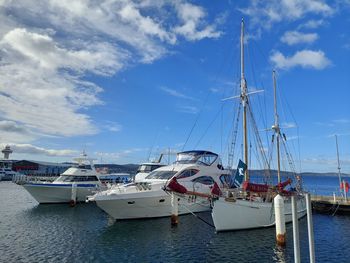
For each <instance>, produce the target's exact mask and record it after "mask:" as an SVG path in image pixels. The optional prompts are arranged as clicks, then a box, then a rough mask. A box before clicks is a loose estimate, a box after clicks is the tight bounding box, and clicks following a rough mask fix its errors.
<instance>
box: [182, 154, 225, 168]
mask: <svg viewBox="0 0 350 263" xmlns="http://www.w3.org/2000/svg"><path fill="white" fill-rule="evenodd" d="M184 157H190V158H188V159H187V158H184ZM218 157H219V156H218V155H217V154H215V153H212V152H205V151H190V152H180V153H178V154H177V155H176V162H175V163H177V164H204V165H207V166H211V165H212V164H213V163H215V161H216V160H217V159H218Z"/></svg>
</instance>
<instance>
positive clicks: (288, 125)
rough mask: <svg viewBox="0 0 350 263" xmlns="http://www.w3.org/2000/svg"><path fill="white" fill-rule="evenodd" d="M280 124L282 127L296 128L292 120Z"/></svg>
mask: <svg viewBox="0 0 350 263" xmlns="http://www.w3.org/2000/svg"><path fill="white" fill-rule="evenodd" d="M281 126H282V128H283V129H289V128H296V127H297V125H296V123H294V122H283V123H282V124H281Z"/></svg>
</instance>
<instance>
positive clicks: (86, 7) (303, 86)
mask: <svg viewBox="0 0 350 263" xmlns="http://www.w3.org/2000/svg"><path fill="white" fill-rule="evenodd" d="M349 13H350V1H316V0H308V1H306V0H283V1H277V0H271V1H254V0H251V1H180V0H179V1H161V0H159V1H157V0H156V1H129V0H125V1H113V0H111V1H85V0H75V1H68V0H67V1H63V0H62V1H54V0H49V1H37V0H36V1H34V0H33V1H31V0H26V1H6V0H4V1H0V19H1V21H2V23H1V25H0V105H1V107H0V144H1V146H4V145H5V144H10V145H12V148H13V149H14V154H13V155H12V157H13V158H16V159H34V160H46V161H68V160H70V159H71V158H72V157H73V156H76V155H78V154H79V152H81V151H82V150H85V151H86V152H87V153H88V154H89V155H90V156H93V157H94V158H97V159H99V160H100V159H102V160H103V162H111V163H139V162H142V161H147V159H148V157H149V156H151V157H153V158H155V157H156V156H157V154H159V153H160V152H164V151H167V150H168V149H170V150H171V152H177V151H180V150H182V149H185V150H190V149H208V150H212V151H215V152H217V153H219V154H221V155H222V158H223V160H224V163H225V162H226V163H227V152H228V151H227V148H228V145H229V142H230V141H231V138H230V136H229V134H230V130H231V129H232V126H233V123H234V109H235V108H236V107H237V103H238V102H237V101H234V100H233V101H225V102H223V101H222V99H223V98H226V97H230V96H233V95H236V94H238V92H239V72H240V68H239V30H240V22H241V18H242V17H243V18H244V19H245V23H246V44H247V52H246V78H247V82H248V89H250V90H255V89H264V92H263V93H261V94H257V95H254V96H252V101H251V103H252V105H254V110H255V116H256V121H257V124H258V128H259V130H260V133H261V135H262V138H263V140H264V142H263V144H264V145H263V146H264V148H265V147H266V149H267V148H268V146H269V141H268V140H270V138H271V133H270V134H269V135H268V137H267V136H266V132H263V130H264V129H267V128H269V127H271V125H272V123H273V111H272V110H273V109H272V107H273V93H272V77H271V74H272V73H271V72H272V69H276V71H277V81H278V92H279V93H278V94H279V95H278V96H279V99H280V100H279V110H280V118H281V125H282V127H289V128H288V129H285V130H284V131H285V133H286V134H287V138H288V144H289V147H290V149H291V150H292V153H293V156H294V159H295V161H296V166H297V168H298V169H301V170H302V171H336V168H337V164H336V149H335V139H334V134H338V135H339V137H338V140H339V151H340V157H341V165H342V171H344V172H347V173H350V104H349V99H350V90H349V89H350V31H349V29H348V28H350V18H349V17H350V16H349ZM191 130H192V133H191V135H190V136H189V134H190V132H191ZM266 138H268V139H267V140H266ZM237 140H238V141H239V140H241V139H240V134H239V135H238V139H237ZM186 141H187V143H186ZM238 144H239V143H238ZM239 148H240V147H239V146H237V153H236V155H235V158H236V159H237V158H238V157H239V156H240V155H241V151H240V150H239ZM236 159H235V161H234V162H236ZM253 168H254V167H253ZM256 168H259V167H256Z"/></svg>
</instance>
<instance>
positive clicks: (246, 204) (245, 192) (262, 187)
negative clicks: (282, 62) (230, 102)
mask: <svg viewBox="0 0 350 263" xmlns="http://www.w3.org/2000/svg"><path fill="white" fill-rule="evenodd" d="M240 42H241V82H240V83H241V85H240V86H241V94H240V96H239V98H240V99H241V104H242V106H243V146H244V147H243V148H244V164H245V166H244V167H243V168H241V169H240V173H241V174H242V173H244V182H243V184H242V185H241V187H240V188H235V189H226V190H225V191H222V192H223V193H225V195H222V196H219V197H217V198H216V200H215V199H214V202H213V209H212V218H213V222H214V226H215V229H216V231H228V230H241V229H251V228H262V227H269V226H273V225H274V224H275V215H274V205H273V197H274V196H276V195H277V193H279V194H280V195H282V196H283V198H284V203H285V205H284V208H285V211H284V213H285V219H286V222H291V221H292V209H291V196H292V195H294V196H296V197H297V198H296V200H297V207H298V211H297V212H298V218H301V217H303V216H304V215H305V214H306V203H305V198H304V195H303V193H302V192H301V191H299V190H296V189H294V190H293V191H286V190H284V187H286V186H287V185H288V184H290V183H291V180H290V179H289V180H287V181H286V182H282V181H281V172H280V142H281V140H283V139H284V138H283V136H282V134H281V131H280V126H279V120H278V113H277V101H276V78H275V73H273V84H274V113H275V114H274V115H275V120H274V125H273V126H272V130H273V131H274V137H275V139H276V149H277V151H276V152H277V176H278V184H277V185H275V186H274V185H268V184H254V183H252V182H250V177H249V163H248V160H249V156H248V154H249V152H248V131H247V125H248V124H247V107H248V105H249V96H250V95H251V94H252V93H253V92H248V89H247V82H246V79H245V75H244V21H243V20H242V23H241V39H240ZM244 168H245V169H244Z"/></svg>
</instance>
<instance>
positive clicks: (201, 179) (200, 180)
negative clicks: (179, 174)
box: [192, 176, 215, 185]
mask: <svg viewBox="0 0 350 263" xmlns="http://www.w3.org/2000/svg"><path fill="white" fill-rule="evenodd" d="M192 182H195V183H201V184H205V185H212V184H214V183H215V181H214V179H213V178H212V177H211V176H200V177H198V178H195V179H193V180H192Z"/></svg>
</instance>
